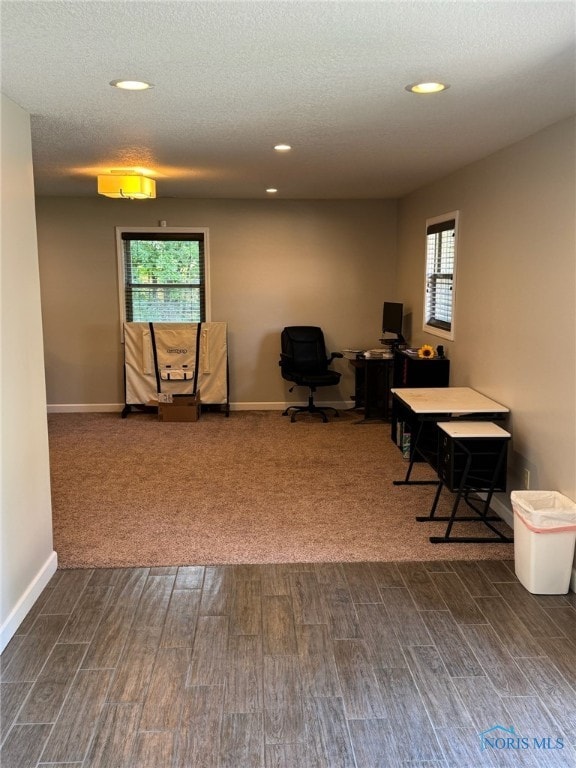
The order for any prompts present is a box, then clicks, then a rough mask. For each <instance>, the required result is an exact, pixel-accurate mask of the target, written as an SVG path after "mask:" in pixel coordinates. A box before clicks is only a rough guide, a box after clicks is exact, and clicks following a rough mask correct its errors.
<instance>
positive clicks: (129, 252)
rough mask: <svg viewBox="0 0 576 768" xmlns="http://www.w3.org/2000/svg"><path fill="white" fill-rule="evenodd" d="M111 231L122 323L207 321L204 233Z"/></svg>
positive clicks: (162, 229)
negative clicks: (114, 244) (114, 246)
mask: <svg viewBox="0 0 576 768" xmlns="http://www.w3.org/2000/svg"><path fill="white" fill-rule="evenodd" d="M116 232H117V244H118V267H119V270H118V271H119V282H120V317H121V321H122V322H124V321H126V322H158V323H197V322H204V321H205V320H208V319H209V314H210V313H209V311H208V304H209V294H208V255H207V242H206V241H207V234H208V232H207V230H198V229H194V230H192V229H185V228H181V227H157V228H152V229H149V228H146V229H140V228H138V227H136V228H134V227H133V228H131V229H125V228H122V227H118V228H117V230H116Z"/></svg>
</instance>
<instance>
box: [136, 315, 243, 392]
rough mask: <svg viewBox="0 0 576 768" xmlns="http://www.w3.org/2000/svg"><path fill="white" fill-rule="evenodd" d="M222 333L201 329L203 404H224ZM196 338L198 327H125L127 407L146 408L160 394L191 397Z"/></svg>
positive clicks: (210, 326)
mask: <svg viewBox="0 0 576 768" xmlns="http://www.w3.org/2000/svg"><path fill="white" fill-rule="evenodd" d="M226 330H227V329H226V323H223V322H216V323H201V324H200V341H199V366H198V378H197V391H198V392H199V393H200V400H201V402H202V403H205V404H210V405H225V404H226V405H227V404H228V348H227V338H226ZM197 333H198V324H197V323H153V324H152V328H151V327H150V323H124V364H125V374H126V405H127V406H129V405H147V404H148V403H149V402H150V401H151V400H156V399H157V397H158V392H162V393H172V394H192V392H193V391H194V374H195V369H196V347H197ZM154 342H155V343H154ZM154 347H155V349H156V355H155V354H154Z"/></svg>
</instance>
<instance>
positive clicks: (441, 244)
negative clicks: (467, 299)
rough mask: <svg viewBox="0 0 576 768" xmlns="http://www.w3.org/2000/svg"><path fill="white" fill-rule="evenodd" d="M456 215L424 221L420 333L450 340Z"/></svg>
mask: <svg viewBox="0 0 576 768" xmlns="http://www.w3.org/2000/svg"><path fill="white" fill-rule="evenodd" d="M457 237H458V211H454V212H452V213H447V214H444V215H443V216H437V217H436V218H434V219H428V220H427V221H426V289H425V296H424V325H423V329H424V330H425V331H428V333H433V334H434V335H436V336H442V337H443V338H445V339H453V338H454V287H455V277H456V242H457Z"/></svg>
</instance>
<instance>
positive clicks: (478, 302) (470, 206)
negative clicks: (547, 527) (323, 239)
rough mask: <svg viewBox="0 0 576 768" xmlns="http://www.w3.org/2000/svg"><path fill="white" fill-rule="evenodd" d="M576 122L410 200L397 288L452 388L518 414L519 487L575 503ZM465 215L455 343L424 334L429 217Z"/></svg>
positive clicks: (515, 483)
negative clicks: (446, 363) (471, 391)
mask: <svg viewBox="0 0 576 768" xmlns="http://www.w3.org/2000/svg"><path fill="white" fill-rule="evenodd" d="M575 168H576V165H575V124H574V120H569V121H564V122H562V123H559V124H557V125H554V126H552V127H550V128H549V129H547V130H544V131H541V132H540V133H538V134H536V135H534V136H532V137H530V138H527V139H526V140H524V141H522V142H520V143H518V144H515V145H513V146H511V147H509V148H507V149H505V150H503V151H501V152H498V153H497V154H494V155H492V156H490V157H488V158H486V159H484V160H482V161H480V162H477V163H475V164H473V165H470V166H468V167H466V168H463V169H461V170H460V171H458V172H457V173H454V174H453V175H451V176H450V177H448V178H446V179H444V180H442V181H440V182H438V183H435V184H433V185H431V186H429V187H427V188H425V189H421V190H419V191H418V192H416V193H414V194H412V195H410V196H408V197H407V198H405V199H404V200H402V201H401V203H400V206H399V228H398V244H399V245H398V247H399V251H398V295H399V297H400V299H401V300H403V301H404V302H405V303H406V304H407V305H408V307H409V308H410V309H411V311H412V313H413V327H414V333H413V338H412V341H413V343H414V344H417V343H418V344H419V343H422V342H428V343H431V344H433V345H437V344H438V343H444V345H445V347H446V348H447V350H448V354H449V356H450V358H451V360H452V374H451V383H452V384H453V385H469V386H472V387H474V388H476V389H478V390H480V391H481V392H484V393H485V394H487V395H490V396H493V397H494V398H495V399H496V400H498V401H500V402H503V403H505V404H506V405H508V406H509V407H510V409H511V411H512V417H511V426H512V432H513V450H512V454H511V455H512V477H511V481H512V487H515V488H520V487H522V486H521V478H522V475H523V469H524V468H528V469H529V470H530V474H531V486H532V487H533V488H535V489H538V488H541V489H555V490H559V491H561V492H563V493H565V494H566V495H568V496H569V497H571V498H573V499H576V314H575V303H576V302H575V299H576V241H575V210H576V207H575ZM453 210H459V211H460V239H459V252H458V275H457V287H456V312H455V316H456V317H455V319H456V336H455V340H454V342H453V343H451V342H443V341H442V339H439V338H437V337H434V336H430V335H427V334H424V333H423V332H422V331H421V330H420V329H421V327H422V295H423V284H424V280H423V274H424V252H423V238H424V227H425V220H426V218H427V217H432V216H436V215H438V214H442V213H444V212H448V211H453Z"/></svg>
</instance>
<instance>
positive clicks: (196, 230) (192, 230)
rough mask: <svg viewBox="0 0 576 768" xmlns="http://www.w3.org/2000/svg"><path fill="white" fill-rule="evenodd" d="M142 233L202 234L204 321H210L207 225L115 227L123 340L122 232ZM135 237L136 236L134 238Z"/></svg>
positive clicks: (124, 294)
mask: <svg viewBox="0 0 576 768" xmlns="http://www.w3.org/2000/svg"><path fill="white" fill-rule="evenodd" d="M127 232H129V233H131V234H138V233H142V234H143V235H144V234H145V235H154V234H159V235H162V236H163V238H162V239H166V238H165V235H169V234H174V235H202V236H203V238H204V307H205V311H206V317H205V320H204V322H210V320H211V317H212V304H211V296H210V243H209V237H208V228H207V227H116V261H117V268H118V299H119V302H120V333H121V338H122V341H124V323H125V322H127V321H126V265H125V263H124V239H123V237H122V236H123V234H124V233H127ZM134 239H136V238H134Z"/></svg>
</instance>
